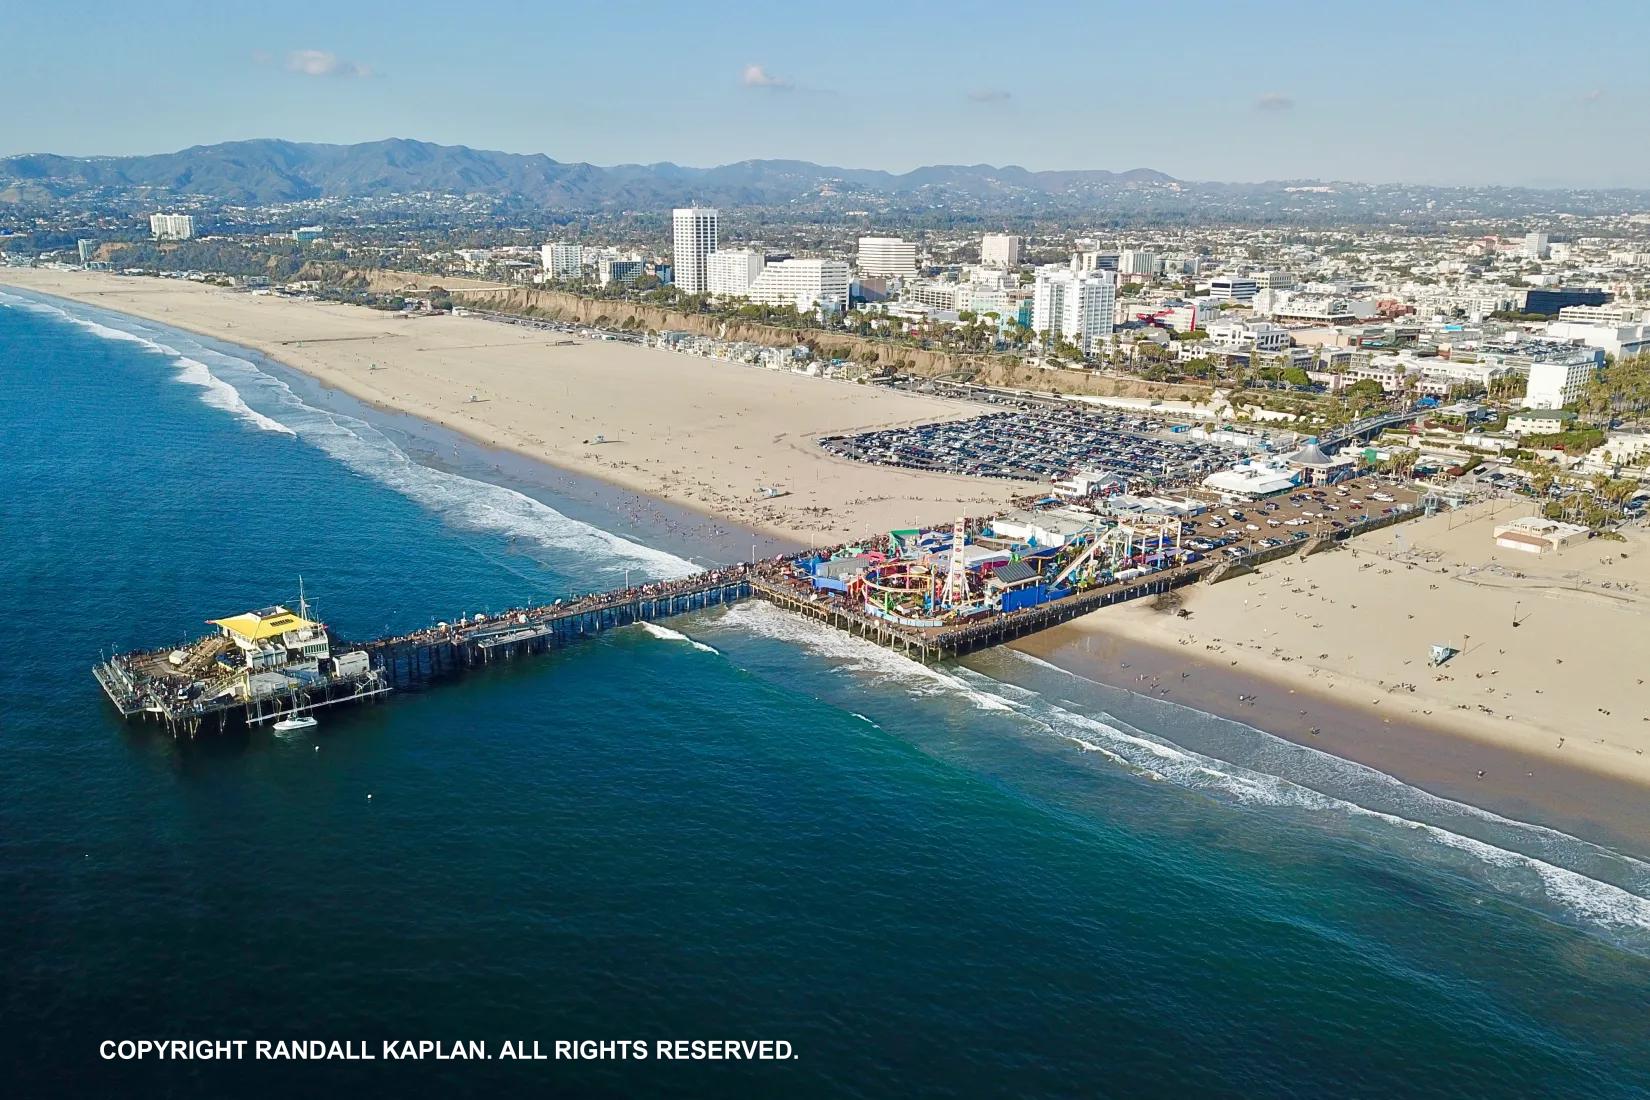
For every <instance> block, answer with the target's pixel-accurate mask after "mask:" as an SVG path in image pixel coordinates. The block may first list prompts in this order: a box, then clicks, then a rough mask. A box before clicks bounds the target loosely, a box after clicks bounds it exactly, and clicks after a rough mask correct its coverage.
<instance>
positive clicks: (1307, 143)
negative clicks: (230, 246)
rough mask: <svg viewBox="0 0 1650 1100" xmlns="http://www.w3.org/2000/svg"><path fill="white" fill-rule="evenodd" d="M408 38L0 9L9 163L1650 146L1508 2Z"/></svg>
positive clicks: (1349, 175) (703, 24)
mask: <svg viewBox="0 0 1650 1100" xmlns="http://www.w3.org/2000/svg"><path fill="white" fill-rule="evenodd" d="M421 8H422V5H421V4H419V3H417V2H415V3H412V4H410V5H406V6H403V7H402V8H401V9H398V11H399V12H400V13H401V17H400V18H397V19H395V20H388V21H386V20H383V19H380V18H378V17H377V16H376V14H374V13H372V12H368V11H365V10H356V9H351V8H349V7H347V6H346V7H338V6H336V5H331V6H323V5H320V4H316V3H302V2H300V3H294V4H290V5H283V6H282V7H280V8H279V9H269V10H250V9H234V10H227V9H226V10H222V11H214V12H212V13H211V16H210V17H209V18H207V17H203V16H202V14H201V12H200V11H199V9H196V8H193V7H191V6H189V5H185V4H181V3H178V2H176V0H165V2H161V3H158V4H156V5H153V6H152V7H151V8H149V9H146V11H145V18H143V19H141V20H130V21H126V20H119V19H106V20H77V19H75V18H74V17H73V16H72V15H70V14H67V13H65V12H63V11H61V10H55V9H51V8H47V7H45V6H37V7H32V8H25V9H21V10H19V11H17V12H16V13H14V17H13V19H12V26H11V27H10V28H9V29H10V31H11V34H10V39H11V42H12V44H13V45H14V46H17V47H20V48H18V49H15V50H13V51H12V53H11V56H10V57H9V59H8V66H7V67H6V68H5V69H4V70H0V92H4V93H9V95H10V97H11V99H12V100H13V101H14V102H28V103H29V104H30V109H29V110H28V111H27V112H21V113H19V114H17V115H14V117H13V118H12V119H11V125H10V126H8V133H9V136H8V137H6V138H3V139H0V142H3V143H4V148H3V149H0V154H3V155H17V154H27V153H41V152H50V153H59V154H65V155H72V156H126V155H137V154H145V153H156V152H165V151H173V150H177V149H182V148H186V147H189V146H192V145H210V144H216V143H218V142H222V141H232V140H248V139H251V138H253V137H255V136H259V135H270V134H279V135H293V136H292V138H291V139H292V140H299V139H300V138H301V139H302V140H310V141H316V142H323V143H333V144H355V143H358V142H363V141H371V140H378V139H379V138H381V137H382V135H385V134H414V135H417V137H418V139H420V140H428V141H432V142H435V143H437V144H444V145H466V146H469V147H471V148H475V149H489V150H500V151H505V152H519V153H544V154H546V155H548V156H551V157H553V158H554V159H556V160H559V161H568V162H585V163H591V164H599V165H612V164H650V163H658V162H665V161H668V162H671V163H676V164H683V165H692V166H712V165H718V164H727V163H734V162H738V161H743V160H752V159H764V160H806V161H811V162H814V163H818V164H828V165H839V166H843V167H853V168H877V169H881V170H885V171H891V172H901V171H908V170H910V169H911V168H913V167H921V166H926V165H933V164H981V163H988V164H993V165H1004V164H1015V165H1021V166H1024V167H1026V168H1028V169H1031V170H1051V169H1060V170H1070V169H1076V168H1083V167H1096V168H1107V169H1110V170H1113V171H1124V170H1127V169H1129V168H1135V167H1145V168H1153V169H1156V170H1158V171H1162V172H1165V173H1167V174H1169V175H1171V176H1174V177H1176V178H1177V179H1184V180H1192V181H1198V180H1201V181H1228V182H1254V181H1268V180H1292V179H1312V180H1338V181H1346V182H1354V181H1355V182H1367V183H1388V182H1403V183H1412V184H1417V185H1429V186H1513V187H1564V188H1574V187H1588V188H1633V189H1644V188H1650V145H1647V143H1645V142H1643V141H1642V140H1636V139H1637V138H1638V137H1639V136H1640V135H1638V134H1634V133H1629V132H1624V131H1623V127H1622V124H1621V120H1623V119H1633V118H1641V117H1645V108H1646V107H1647V106H1650V73H1647V71H1646V70H1645V67H1644V66H1643V65H1642V63H1640V62H1639V60H1638V59H1637V58H1636V56H1635V50H1636V42H1637V40H1636V39H1635V38H1634V37H1633V36H1632V35H1630V34H1621V35H1613V36H1606V37H1600V36H1598V35H1596V34H1595V33H1594V29H1595V28H1597V27H1599V26H1610V25H1612V24H1617V25H1631V23H1632V22H1633V20H1634V18H1635V17H1641V11H1640V9H1638V8H1637V7H1636V6H1632V5H1629V4H1626V3H1624V2H1620V0H1609V2H1606V3H1603V4H1600V5H1596V6H1594V7H1593V8H1591V9H1590V11H1589V13H1588V18H1587V19H1585V20H1569V21H1564V22H1561V23H1558V24H1553V23H1552V21H1551V9H1550V7H1547V6H1543V5H1538V4H1534V3H1522V2H1520V3H1509V4H1486V3H1466V4H1460V5H1451V6H1448V7H1445V8H1439V7H1437V6H1436V5H1432V6H1428V5H1424V4H1420V3H1414V2H1400V3H1396V4H1394V5H1388V6H1385V7H1383V8H1381V9H1380V12H1379V16H1380V17H1379V19H1376V18H1373V17H1364V18H1360V17H1359V16H1360V13H1359V12H1350V11H1343V10H1325V9H1321V8H1319V7H1317V6H1314V5H1311V4H1305V3H1296V2H1283V3H1278V4H1275V5H1272V6H1270V7H1269V8H1268V9H1267V10H1266V11H1265V12H1262V13H1259V14H1257V13H1253V12H1247V11H1237V10H1234V9H1232V8H1230V7H1229V6H1213V5H1211V6H1207V7H1204V6H1199V5H1195V4H1194V5H1191V6H1189V7H1188V8H1187V9H1186V10H1185V11H1184V12H1181V13H1177V17H1176V18H1175V19H1173V20H1166V19H1164V18H1163V16H1162V14H1161V13H1158V12H1152V11H1145V10H1134V9H1120V8H1119V9H1113V8H1098V9H1083V10H1076V11H1073V10H1070V9H1067V8H1064V7H1061V6H1057V5H1041V4H1032V5H1029V6H1024V7H1022V8H1018V9H1015V11H1014V12H1012V13H1009V12H1007V11H1006V10H1005V9H1003V8H1001V7H1000V6H994V5H986V4H977V3H966V2H965V3H962V4H960V5H958V6H956V7H954V8H952V9H948V16H949V17H948V18H947V19H946V20H944V21H937V20H934V19H932V18H931V17H930V16H929V15H928V14H927V13H925V12H923V11H907V10H902V9H897V8H896V9H890V10H888V11H885V12H879V13H878V14H877V17H876V19H875V21H874V22H872V23H869V24H867V23H866V22H864V21H848V22H844V21H841V20H835V19H833V18H831V17H830V16H829V14H828V13H825V12H820V11H811V10H784V11H774V10H769V9H766V8H762V7H758V6H754V5H746V4H738V3H736V4H733V5H730V6H727V7H725V8H722V9H719V10H718V11H716V12H713V13H712V12H701V11H689V10H685V9H680V8H655V7H653V6H650V5H639V4H623V3H621V4H617V5H609V6H605V7H603V8H600V9H592V10H588V11H583V12H580V13H578V15H577V17H576V19H570V18H568V17H567V16H566V15H564V14H562V13H559V12H556V11H549V10H538V9H532V8H521V9H511V10H505V11H501V12H500V13H499V14H498V16H497V18H496V19H495V20H494V21H493V22H492V23H491V24H489V26H488V27H486V28H483V29H481V30H479V31H473V32H471V31H467V33H466V34H465V35H462V36H452V35H432V34H429V33H428V29H429V27H430V26H431V25H432V21H439V20H440V19H442V18H444V17H445V16H444V13H445V10H446V9H442V8H436V7H434V6H433V5H432V6H429V7H428V9H427V12H428V14H427V15H425V14H421ZM1056 24H1058V26H1059V27H1060V28H1061V29H1060V33H1058V34H1041V33H1034V32H1039V31H1043V30H1048V29H1050V28H1052V27H1053V26H1055V25H1056ZM1532 28H1539V31H1540V33H1539V34H1535V33H1532ZM734 31H737V34H735V33H732V32H734ZM801 43H805V44H806V49H805V50H801V49H799V48H798V45H799V44H801ZM71 44H72V46H73V51H72V53H71V54H69V55H68V57H67V58H65V47H66V46H68V45H71ZM42 86H48V87H49V88H50V91H51V94H50V95H48V96H42V95H40V94H39V93H40V90H41V88H42Z"/></svg>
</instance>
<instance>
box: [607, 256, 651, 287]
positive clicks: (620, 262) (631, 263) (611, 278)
mask: <svg viewBox="0 0 1650 1100" xmlns="http://www.w3.org/2000/svg"><path fill="white" fill-rule="evenodd" d="M646 268H647V265H646V264H645V263H643V262H642V261H641V260H636V259H623V258H621V257H618V256H603V257H602V258H601V259H599V260H597V261H596V281H597V282H598V283H600V284H601V285H602V286H607V285H608V284H609V283H618V284H619V285H620V286H629V285H630V284H631V283H634V282H635V281H636V280H637V279H640V278H641V277H642V275H643V273H644V272H645V270H646Z"/></svg>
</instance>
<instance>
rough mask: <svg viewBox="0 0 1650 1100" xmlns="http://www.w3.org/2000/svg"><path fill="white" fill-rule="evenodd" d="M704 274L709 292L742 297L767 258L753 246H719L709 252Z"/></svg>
mask: <svg viewBox="0 0 1650 1100" xmlns="http://www.w3.org/2000/svg"><path fill="white" fill-rule="evenodd" d="M708 265H709V267H708V274H707V276H706V278H707V282H708V286H709V290H710V293H711V294H714V295H716V296H717V297H718V298H743V297H744V296H745V295H747V294H749V293H750V290H751V284H752V283H754V282H756V277H757V276H758V275H760V274H762V268H763V267H765V266H766V265H767V258H766V257H765V256H764V255H763V254H762V253H761V252H758V251H757V250H756V249H754V248H719V249H717V250H716V251H715V252H712V253H711V254H710V259H709V261H708Z"/></svg>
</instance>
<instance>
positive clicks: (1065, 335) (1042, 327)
mask: <svg viewBox="0 0 1650 1100" xmlns="http://www.w3.org/2000/svg"><path fill="white" fill-rule="evenodd" d="M1116 312H1117V275H1116V274H1115V273H1114V272H1110V271H1072V270H1071V269H1070V268H1065V267H1044V268H1039V269H1038V271H1037V285H1036V287H1035V288H1034V289H1033V293H1032V300H1031V328H1032V331H1034V332H1036V333H1038V334H1039V335H1041V336H1044V337H1049V338H1055V339H1061V340H1065V341H1066V342H1067V343H1071V344H1076V345H1077V346H1078V347H1080V348H1082V349H1083V351H1084V352H1085V353H1088V352H1092V351H1093V350H1094V349H1095V347H1096V345H1098V344H1099V343H1101V342H1102V341H1104V340H1105V339H1106V337H1108V336H1110V335H1111V331H1112V324H1113V322H1114V321H1115V320H1116Z"/></svg>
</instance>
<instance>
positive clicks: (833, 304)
mask: <svg viewBox="0 0 1650 1100" xmlns="http://www.w3.org/2000/svg"><path fill="white" fill-rule="evenodd" d="M749 296H750V300H751V301H753V302H760V303H762V304H763V305H769V306H794V307H795V308H796V310H797V312H799V313H807V312H810V311H812V310H814V309H819V308H824V309H826V310H831V311H839V310H844V309H846V308H848V265H847V263H845V262H844V261H842V260H781V261H779V262H778V263H775V264H768V265H767V266H766V267H764V268H763V269H762V273H761V274H760V275H758V276H757V277H756V281H755V282H753V283H751V287H750V295H749Z"/></svg>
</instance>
